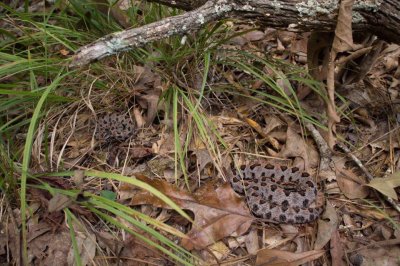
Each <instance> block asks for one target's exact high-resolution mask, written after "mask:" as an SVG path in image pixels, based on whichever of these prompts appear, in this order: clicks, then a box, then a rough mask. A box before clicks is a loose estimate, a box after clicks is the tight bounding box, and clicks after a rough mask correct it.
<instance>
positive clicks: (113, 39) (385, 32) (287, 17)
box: [70, 0, 400, 67]
mask: <svg viewBox="0 0 400 266" xmlns="http://www.w3.org/2000/svg"><path fill="white" fill-rule="evenodd" d="M153 1H154V2H159V3H163V4H169V5H170V6H174V7H180V8H184V9H186V10H192V11H189V12H186V13H184V14H182V15H178V16H174V17H170V18H166V19H163V20H161V21H158V22H154V23H151V24H148V25H145V26H143V27H139V28H135V29H130V30H125V31H121V32H116V33H113V34H110V35H107V36H105V37H103V38H100V39H99V40H97V41H96V42H94V43H92V44H89V45H87V46H84V47H82V48H81V49H79V50H78V51H77V53H76V54H75V55H74V56H73V58H72V62H71V64H70V66H71V67H77V66H83V65H86V64H89V63H90V62H93V61H96V60H99V59H101V58H104V57H106V56H109V55H112V54H116V53H118V52H121V51H127V50H131V49H134V48H136V47H141V46H144V45H145V44H147V43H150V42H152V41H156V40H161V39H164V38H167V37H169V36H172V35H184V34H186V33H188V32H190V31H196V30H198V29H199V28H201V27H202V26H203V25H205V24H206V23H209V22H211V21H217V20H220V19H223V18H226V17H229V18H240V19H248V20H251V21H252V22H256V23H258V24H260V25H262V26H268V27H272V28H280V29H286V30H290V31H296V32H304V31H333V30H334V29H335V26H336V22H337V21H336V20H337V14H338V4H337V1H333V0H332V1H325V0H316V1H289V0H276V1H269V0H248V1H241V0H209V1H205V0H199V1H194V0H175V1H166V0H153ZM203 3H204V4H203ZM200 4H203V5H201V6H199V5H200ZM195 8H197V9H195ZM352 27H353V30H355V31H365V30H367V31H368V32H372V33H374V34H376V35H377V36H379V37H380V38H382V39H384V40H386V41H390V42H396V43H400V34H399V33H400V32H399V31H400V30H399V29H400V1H398V0H382V1H374V2H373V3H371V1H367V0H363V1H357V3H355V4H354V6H353V18H352Z"/></svg>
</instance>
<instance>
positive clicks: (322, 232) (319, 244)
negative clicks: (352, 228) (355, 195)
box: [314, 201, 338, 249]
mask: <svg viewBox="0 0 400 266" xmlns="http://www.w3.org/2000/svg"><path fill="white" fill-rule="evenodd" d="M337 226H338V217H337V214H336V210H335V208H334V207H333V206H332V204H331V203H330V202H329V201H327V202H326V207H325V212H324V213H323V214H322V217H321V218H320V219H319V220H318V233H317V239H316V240H315V243H314V249H322V248H323V247H324V246H325V245H326V244H327V243H328V242H329V240H330V239H331V237H332V233H333V232H335V230H336V229H337Z"/></svg>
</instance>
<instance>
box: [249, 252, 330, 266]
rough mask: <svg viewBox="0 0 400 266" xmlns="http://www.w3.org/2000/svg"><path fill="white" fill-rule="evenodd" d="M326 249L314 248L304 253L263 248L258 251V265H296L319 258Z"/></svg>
mask: <svg viewBox="0 0 400 266" xmlns="http://www.w3.org/2000/svg"><path fill="white" fill-rule="evenodd" d="M324 253H325V250H312V251H307V252H302V253H292V252H289V251H282V250H277V249H262V250H260V251H259V252H258V253H257V260H256V265H268V266H295V265H301V264H304V263H307V262H310V261H313V260H316V259H318V258H319V257H321V256H322V255H324Z"/></svg>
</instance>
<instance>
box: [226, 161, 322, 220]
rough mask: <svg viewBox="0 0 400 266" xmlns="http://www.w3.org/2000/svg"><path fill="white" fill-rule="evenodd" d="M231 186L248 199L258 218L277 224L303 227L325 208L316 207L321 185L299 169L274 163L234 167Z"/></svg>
mask: <svg viewBox="0 0 400 266" xmlns="http://www.w3.org/2000/svg"><path fill="white" fill-rule="evenodd" d="M232 169H233V170H232V171H233V176H232V177H231V180H230V183H231V185H232V187H233V189H234V190H235V191H236V192H237V193H239V194H242V195H245V196H246V200H247V204H248V205H249V208H250V209H251V211H252V212H253V213H254V215H255V216H257V217H259V218H263V219H266V220H269V221H271V222H275V223H288V224H301V223H309V222H312V221H314V220H316V219H317V218H318V217H319V215H320V214H321V212H322V207H318V206H316V198H317V193H318V192H317V185H316V184H315V182H314V181H313V180H312V179H311V177H310V175H309V174H308V173H306V172H301V171H299V169H298V168H297V167H293V168H289V167H286V166H280V165H272V164H263V165H262V164H253V165H250V166H246V165H243V166H241V167H240V169H235V168H233V167H232Z"/></svg>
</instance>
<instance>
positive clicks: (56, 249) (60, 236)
mask: <svg viewBox="0 0 400 266" xmlns="http://www.w3.org/2000/svg"><path fill="white" fill-rule="evenodd" d="M52 231H53V230H51V227H50V226H49V225H47V224H46V223H40V224H37V225H35V226H32V227H30V228H29V232H28V256H29V265H68V263H67V256H66V254H68V251H69V249H70V247H71V235H70V233H69V232H68V231H67V230H63V231H60V232H57V233H53V232H52Z"/></svg>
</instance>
